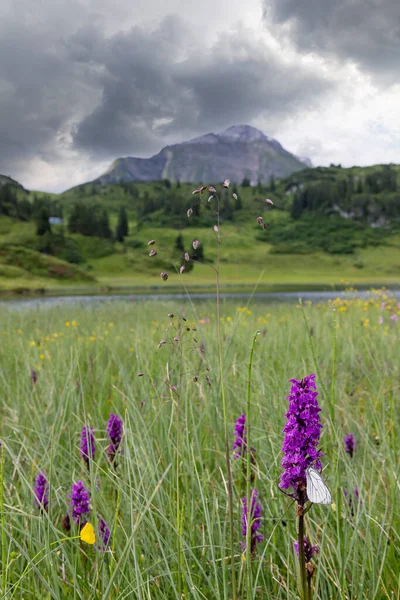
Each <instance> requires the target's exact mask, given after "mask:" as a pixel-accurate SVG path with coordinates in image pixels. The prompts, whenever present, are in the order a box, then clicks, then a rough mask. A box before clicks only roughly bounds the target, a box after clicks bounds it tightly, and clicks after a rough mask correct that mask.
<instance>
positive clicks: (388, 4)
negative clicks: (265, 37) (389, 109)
mask: <svg viewBox="0 0 400 600" xmlns="http://www.w3.org/2000/svg"><path fill="white" fill-rule="evenodd" d="M264 15H265V18H266V19H267V20H268V21H269V22H272V23H274V24H278V25H284V26H287V27H288V28H289V35H290V37H291V39H292V40H293V41H294V42H295V43H296V44H297V46H298V47H299V48H300V49H302V50H305V51H315V52H317V53H321V54H323V55H332V56H334V57H335V58H338V59H342V60H349V61H354V62H356V63H357V64H358V65H359V66H360V68H361V69H362V70H365V71H367V72H369V73H371V74H372V75H373V76H374V77H375V78H376V79H377V80H378V81H381V82H382V83H386V84H394V83H399V81H400V76H399V66H400V1H399V0H264Z"/></svg>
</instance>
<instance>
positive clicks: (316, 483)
mask: <svg viewBox="0 0 400 600" xmlns="http://www.w3.org/2000/svg"><path fill="white" fill-rule="evenodd" d="M306 478H307V496H308V499H309V500H310V501H311V502H312V503H313V504H332V496H331V494H330V491H329V490H328V488H327V487H326V484H325V481H324V480H323V479H322V476H321V475H320V473H318V471H317V470H316V469H314V467H308V469H307V471H306Z"/></svg>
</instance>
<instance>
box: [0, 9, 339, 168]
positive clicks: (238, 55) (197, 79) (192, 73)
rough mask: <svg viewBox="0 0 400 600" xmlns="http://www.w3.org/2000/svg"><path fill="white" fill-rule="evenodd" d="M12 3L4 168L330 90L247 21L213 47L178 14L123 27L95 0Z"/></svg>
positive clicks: (4, 30) (2, 41)
mask: <svg viewBox="0 0 400 600" xmlns="http://www.w3.org/2000/svg"><path fill="white" fill-rule="evenodd" d="M106 4H107V2H103V4H102V6H103V8H104V6H105V5H106ZM4 6H5V5H4V4H0V56H1V60H0V173H5V174H10V175H12V176H14V177H17V178H22V179H23V175H24V173H27V172H28V171H29V169H31V168H33V167H31V166H30V163H32V164H33V162H34V161H36V160H37V159H40V160H43V161H45V162H46V163H47V164H56V163H57V164H59V165H60V164H62V162H63V160H64V159H65V157H66V156H68V157H71V153H72V154H73V153H75V154H73V156H76V157H79V160H82V161H85V160H88V161H90V160H99V159H101V160H111V159H113V158H115V157H117V156H122V155H127V154H130V155H135V154H137V155H141V156H147V155H150V154H151V153H153V152H156V151H158V150H159V149H160V148H161V147H162V145H164V144H165V143H171V142H173V141H178V140H182V139H185V138H187V137H188V136H194V135H198V134H202V133H206V132H207V131H209V130H214V131H218V130H221V129H222V128H224V127H225V126H228V125H231V124H235V123H239V122H240V123H243V122H252V121H254V120H255V119H256V118H258V117H262V118H263V120H264V122H266V123H271V128H272V124H273V123H274V122H276V120H277V119H282V118H285V117H288V116H290V115H291V114H293V113H294V112H296V111H297V110H299V109H302V108H305V107H306V108H307V107H308V106H310V105H311V104H314V105H315V103H316V102H318V100H319V99H320V98H321V97H323V95H324V93H326V92H327V91H329V90H331V89H332V83H331V82H330V81H329V80H327V79H324V78H323V77H321V76H320V75H319V74H318V73H316V72H313V70H312V68H311V67H309V66H306V65H302V64H301V63H297V64H294V63H293V62H292V63H291V62H288V61H285V60H284V59H283V58H282V57H281V56H280V55H279V54H277V53H274V52H273V51H272V50H269V49H268V48H267V47H265V46H263V45H262V44H261V45H260V43H259V41H257V40H255V39H254V34H252V33H251V32H248V31H246V30H245V29H240V30H236V31H232V32H230V33H225V34H221V35H220V36H219V39H217V40H216V41H215V42H214V44H213V45H212V46H211V47H208V46H207V45H205V44H203V43H202V39H200V38H201V35H200V37H199V35H198V32H197V33H196V31H194V32H193V30H192V29H191V28H190V27H189V26H187V25H185V24H183V23H182V21H181V20H180V19H179V18H177V17H174V16H171V17H168V18H166V19H164V20H163V21H162V22H161V23H160V24H159V26H158V27H156V28H154V27H153V28H152V29H148V28H146V27H145V26H143V25H141V26H133V27H129V28H128V29H127V30H126V31H121V29H120V28H118V24H117V25H116V24H115V23H113V28H112V30H111V31H110V29H109V28H107V26H108V25H109V23H108V22H107V19H105V18H103V17H102V16H101V15H96V14H94V13H93V14H92V12H91V11H93V10H95V9H96V7H97V6H98V3H96V2H92V3H90V2H89V3H88V6H89V9H90V10H86V12H85V10H84V8H85V2H84V1H83V0H75V1H74V2H72V0H71V3H65V4H61V5H60V6H58V5H57V4H53V3H52V4H46V2H42V3H40V4H38V5H37V6H36V5H35V9H33V8H32V6H33V5H32V4H30V3H29V2H24V0H15V2H14V3H11V2H10V3H9V6H10V7H11V8H10V10H8V12H7V10H5V8H4ZM119 7H120V9H121V10H122V8H123V3H122V2H121V1H120V2H119ZM86 8H87V7H86ZM2 11H3V12H2ZM77 14H80V15H81V18H80V19H79V23H78V22H77V20H76V15H77ZM124 25H125V23H124V22H123V19H122V20H121V27H122V26H124ZM267 133H268V131H267ZM76 159H77V160H78V158H76Z"/></svg>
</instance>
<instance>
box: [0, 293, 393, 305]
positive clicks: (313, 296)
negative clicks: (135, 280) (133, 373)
mask: <svg viewBox="0 0 400 600" xmlns="http://www.w3.org/2000/svg"><path fill="white" fill-rule="evenodd" d="M389 293H390V295H391V296H394V297H395V298H399V299H400V289H399V290H390V292H389ZM372 294H373V292H371V291H368V290H365V291H356V292H346V291H335V290H329V291H320V292H318V291H314V292H312V291H304V292H264V293H256V294H249V293H240V292H237V293H234V292H232V293H231V292H225V293H221V294H220V298H221V299H222V300H242V301H243V302H246V303H249V302H254V301H257V302H262V303H265V304H268V303H277V302H278V303H279V302H298V301H299V299H302V300H304V301H311V302H327V301H328V300H333V299H335V298H368V297H370V296H371V295H372ZM214 299H215V294H211V293H203V294H202V293H193V294H190V295H187V294H112V295H111V294H104V295H98V296H90V295H87V296H53V297H48V298H43V297H41V298H37V297H35V298H23V299H21V298H18V299H15V298H13V299H5V300H0V307H3V308H5V307H7V308H9V309H23V308H32V309H37V308H52V307H56V306H70V305H98V304H104V303H113V302H115V301H118V302H133V303H138V302H149V301H151V302H154V301H160V300H162V301H164V300H180V301H189V300H196V301H202V300H204V301H206V300H207V301H209V300H214Z"/></svg>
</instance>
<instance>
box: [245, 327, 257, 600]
mask: <svg viewBox="0 0 400 600" xmlns="http://www.w3.org/2000/svg"><path fill="white" fill-rule="evenodd" d="M259 333H260V332H259V331H256V333H255V334H254V336H253V341H252V344H251V348H250V356H249V364H248V366H247V406H246V423H247V430H246V437H247V442H246V451H247V452H246V499H247V530H246V582H247V598H248V600H250V598H251V596H252V576H251V575H252V572H251V518H252V515H251V504H252V502H251V368H252V366H253V354H254V346H255V343H256V339H257V336H258V335H259Z"/></svg>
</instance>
